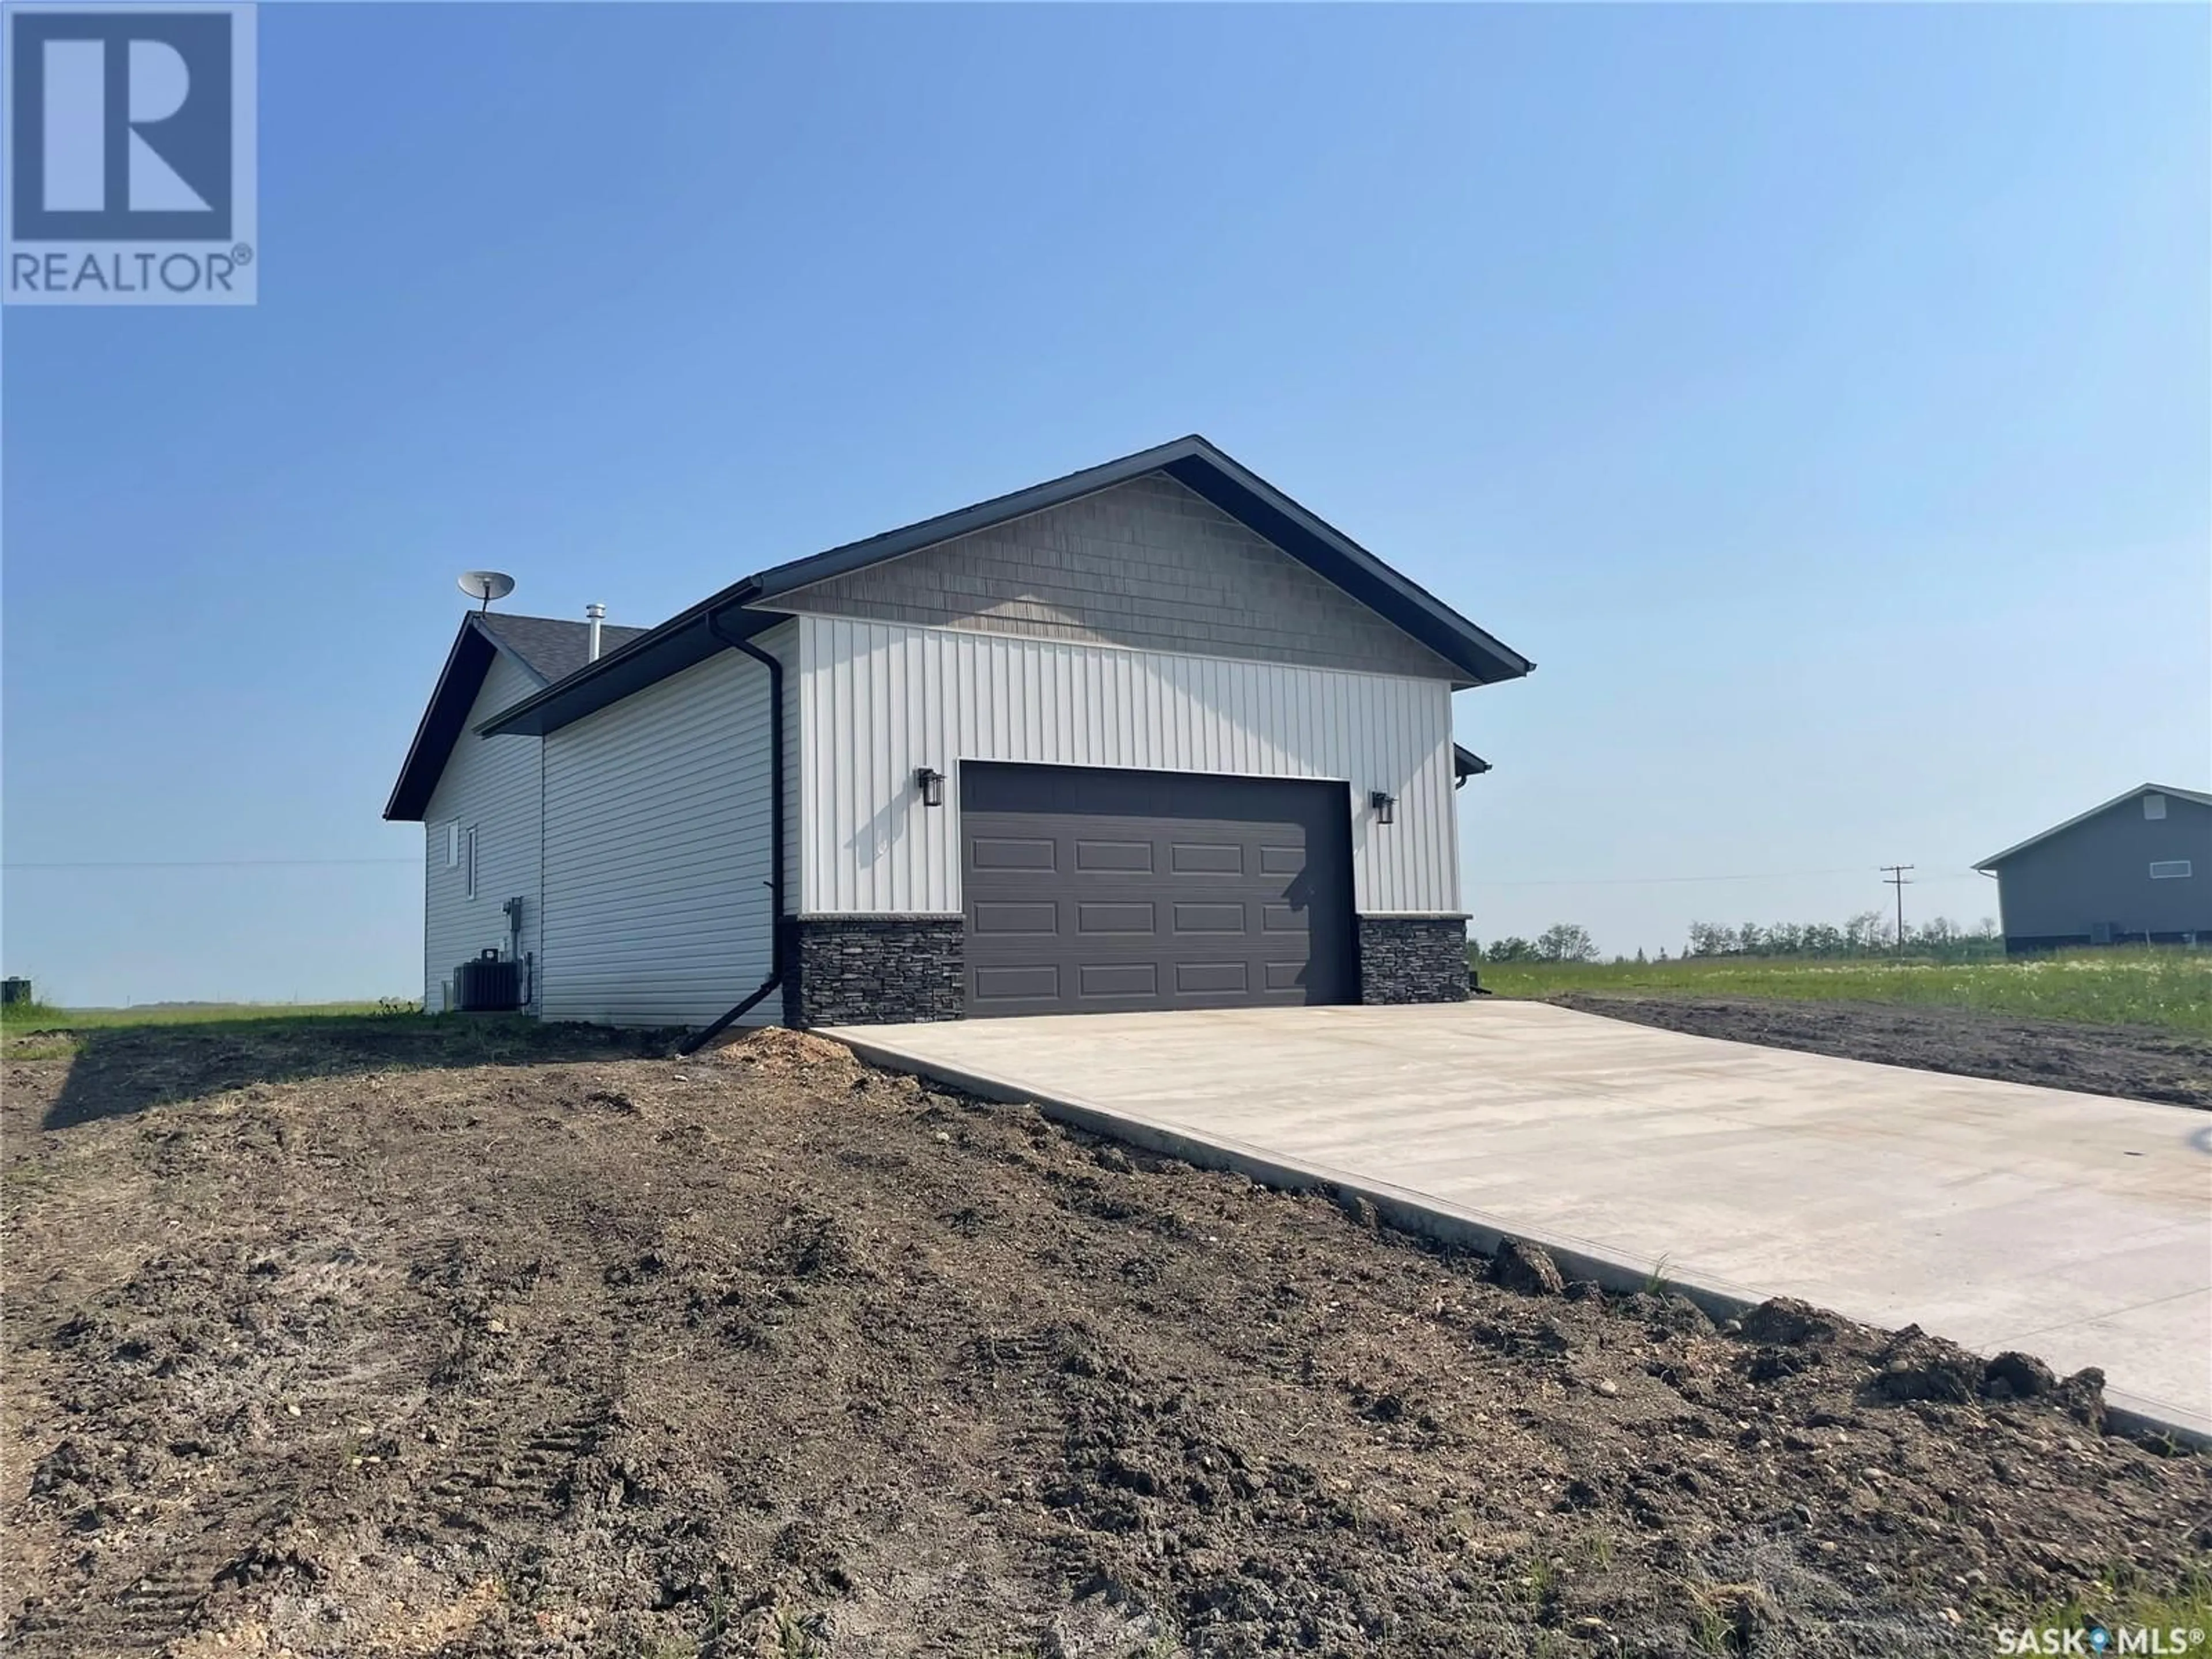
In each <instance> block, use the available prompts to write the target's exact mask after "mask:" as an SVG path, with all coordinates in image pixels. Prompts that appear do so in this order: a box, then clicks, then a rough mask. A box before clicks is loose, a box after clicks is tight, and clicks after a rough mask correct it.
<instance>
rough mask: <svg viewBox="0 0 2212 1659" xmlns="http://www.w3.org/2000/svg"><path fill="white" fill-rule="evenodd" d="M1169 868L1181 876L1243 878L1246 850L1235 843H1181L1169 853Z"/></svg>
mask: <svg viewBox="0 0 2212 1659" xmlns="http://www.w3.org/2000/svg"><path fill="white" fill-rule="evenodd" d="M1168 856H1169V863H1168V867H1169V868H1170V870H1172V871H1174V872H1176V874H1177V875H1179V876H1241V875H1243V873H1244V849H1243V848H1241V847H1239V846H1237V845H1236V844H1235V843H1234V842H1212V841H1179V842H1176V843H1174V845H1173V846H1172V848H1170V851H1169V855H1168Z"/></svg>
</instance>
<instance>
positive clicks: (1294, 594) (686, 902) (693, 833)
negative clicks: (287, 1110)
mask: <svg viewBox="0 0 2212 1659" xmlns="http://www.w3.org/2000/svg"><path fill="white" fill-rule="evenodd" d="M584 639H585V635H584V632H583V629H582V625H581V624H575V623H562V622H553V621H547V620H544V619H542V618H532V617H512V616H505V615H499V614H489V613H478V614H475V615H471V617H468V618H467V619H466V620H465V621H464V623H462V626H461V629H460V634H459V637H458V638H457V639H456V641H454V644H453V650H452V652H451V653H450V654H449V656H448V658H447V663H446V667H445V670H444V671H443V672H442V673H441V676H440V678H439V681H438V684H437V686H436V689H435V691H434V692H433V694H432V696H431V698H430V702H429V706H428V709H427V710H426V711H425V713H424V714H423V716H422V724H421V727H420V729H419V730H418V731H417V732H416V738H415V742H414V744H413V747H412V748H411V749H410V750H409V753H408V757H407V761H406V763H405V765H404V768H403V769H402V770H401V773H400V776H399V781H398V785H397V786H396V787H394V789H393V791H392V799H391V801H390V803H389V804H388V805H387V806H386V809H385V816H386V817H387V818H392V819H398V820H405V821H410V822H420V823H422V824H423V826H424V847H425V858H426V867H425V873H426V880H425V890H426V916H425V922H424V929H423V932H424V962H423V981H424V987H425V997H426V1006H429V1007H432V1008H438V1007H442V1006H450V989H449V986H448V984H447V981H450V980H451V979H452V978H453V971H454V969H455V968H456V966H457V965H458V964H459V963H460V962H462V961H463V960H464V959H465V958H467V957H472V956H475V955H477V953H478V952H480V951H483V950H487V949H498V950H499V951H501V953H502V954H504V955H507V956H509V957H512V958H513V960H515V961H517V962H519V963H521V964H522V966H523V975H522V977H523V982H524V992H523V994H524V997H525V1000H526V1004H527V1006H529V1007H530V1008H531V1009H532V1011H533V1012H536V1013H538V1015H539V1016H541V1017H542V1018H548V1019H580V1020H594V1021H605V1022H613V1023H617V1024H671V1025H675V1024H681V1025H690V1026H705V1025H714V1026H719V1025H720V1024H724V1023H727V1022H729V1021H731V1020H732V1019H735V1020H738V1021H742V1022H745V1023H768V1022H770V1021H773V1020H775V1019H777V1018H781V1020H783V1021H784V1022H786V1023H787V1024H794V1025H815V1024H835V1023H840V1022H848V1021H883V1020H908V1019H941V1018H962V1017H973V1016H984V1015H1004V1014H1025V1013H1064V1012H1088V1011H1099V1010H1128V1009H1152V1008H1191V1007H1219V1006H1241V1005H1247V1004H1252V1005H1271V1004H1281V1003H1322V1002H1362V1001H1364V1002H1407V1001H1428V1000H1456V999H1459V998H1462V997H1464V996H1465V995H1466V994H1467V971H1466V962H1465V945H1466V915H1465V913H1464V912H1463V910H1462V908H1461V901H1460V876H1459V844H1458V836H1457V833H1456V829H1457V826H1456V823H1455V811H1454V807H1455V788H1456V787H1457V786H1458V785H1460V784H1461V783H1462V782H1464V781H1466V779H1467V778H1468V777H1469V776H1471V775H1474V774H1476V773H1478V772H1480V771H1484V770H1486V769H1487V763H1485V762H1483V761H1482V760H1480V758H1478V757H1475V756H1474V755H1472V754H1469V753H1468V751H1466V750H1463V749H1461V748H1459V747H1458V746H1457V745H1456V744H1455V743H1454V742H1453V740H1452V708H1451V697H1452V693H1453V692H1455V691H1456V690H1463V689H1465V688H1468V687H1472V686H1479V685H1487V684H1494V683H1496V682H1498V681H1500V680H1506V679H1512V678H1518V677H1519V676H1522V675H1524V674H1526V673H1528V671H1529V670H1530V669H1531V668H1532V667H1533V666H1534V665H1533V664H1531V663H1530V662H1529V661H1528V659H1527V658H1525V657H1522V655H1520V654H1519V653H1516V652H1515V651H1513V650H1511V649H1510V648H1508V647H1506V646H1504V645H1502V644H1500V643H1499V642H1498V641H1497V640H1495V639H1493V638H1492V637H1491V635H1488V634H1486V633H1485V632H1484V631H1483V630H1482V629H1480V628H1478V627H1476V626H1475V625H1474V623H1470V622H1468V620H1467V619H1466V618H1464V617H1461V616H1460V615H1458V614H1457V613H1456V612H1455V611H1452V610H1451V609H1450V608H1449V607H1448V606H1446V605H1444V604H1443V603H1442V602H1441V601H1440V600H1438V599H1435V598H1434V597H1432V596H1431V595H1430V594H1429V593H1427V592H1424V591H1423V590H1422V589H1420V588H1419V587H1418V586H1415V585H1414V584H1413V583H1412V582H1411V581H1408V580H1407V579H1406V578H1405V577H1403V576H1401V575H1400V574H1397V573H1396V572H1395V571H1394V570H1392V569H1390V568H1389V567H1388V566H1387V565H1385V564H1383V562H1381V561H1380V560H1378V559H1376V557H1375V556H1373V555H1372V554H1370V553H1369V552H1367V551H1366V550H1364V549H1363V548H1361V547H1359V546H1358V544H1355V543H1354V542H1352V540H1351V539H1350V538H1348V537H1346V536H1345V535H1344V534H1342V533H1341V532H1339V531H1337V530H1334V529H1333V528H1331V527H1330V526H1328V525H1327V524H1324V523H1323V522H1322V520H1320V519H1318V518H1316V516H1315V515H1314V514H1313V513H1310V512H1308V511H1307V510H1306V509H1305V508H1304V507H1300V506H1299V505H1298V504H1297V502H1296V501H1292V500H1291V498H1290V497H1289V496H1287V495H1284V494H1283V493H1282V492H1281V491H1280V490H1279V489H1275V488H1274V487H1273V485H1271V484H1269V483H1267V482H1266V481H1264V480H1263V479H1261V478H1259V477H1256V476H1255V475H1254V474H1252V473H1251V472H1249V471H1246V470H1245V469H1244V468H1243V467H1242V466H1240V465H1238V464H1237V462H1235V461H1234V460H1232V459H1230V458H1229V457H1228V456H1227V455H1225V454H1224V453H1222V452H1221V451H1219V450H1218V449H1217V448H1215V447H1213V446H1212V444H1210V443H1208V442H1206V441H1205V440H1204V439H1202V438H1197V437H1191V438H1185V439H1182V440H1179V441H1176V442H1174V443H1170V444H1165V445H1163V446H1161V447H1158V448H1155V449H1150V450H1146V451H1144V452H1142V453H1139V454H1135V455H1130V456H1127V457H1124V458H1122V459H1120V460H1115V461H1110V462H1108V463H1106V464H1105V465H1101V466H1097V467H1093V468H1091V469H1089V470H1088V471H1082V472H1078V473H1075V474H1073V475H1071V476H1070V477H1064V478H1060V479H1057V480H1054V481H1053V482H1051V483H1043V484H1039V485H1036V486H1035V487H1033V488H1031V489H1024V490H1021V491H1018V492H1017V493H1016V494H1013V495H1006V496H1002V497H1000V498H999V499H997V500H995V501H986V502H983V503H981V505H979V506H975V507H967V508H964V509H963V510H961V511H959V512H956V513H947V514H945V515H944V516H943V517H940V518H935V519H931V520H927V521H926V522H924V523H921V524H916V525H910V526H907V527H906V528H904V529H902V530H895V531H891V532H888V533H886V534H884V535H880V536H877V537H875V538H872V539H870V540H867V541H864V542H858V543H854V544H852V545H849V546H846V547H840V548H835V549H832V550H829V551H828V552H824V553H819V554H816V555H814V556H811V557H808V558H802V559H799V560H797V561H795V562H791V563H788V564H782V565H778V566H775V568H771V569H767V570H763V571H761V572H760V573H759V574H756V575H752V576H748V577H746V578H745V579H744V580H742V581H739V582H737V583H734V584H732V586H728V587H726V588H724V589H723V590H722V591H721V592H718V593H716V594H714V595H713V596H712V597H710V598H708V599H704V600H702V601H701V602H700V603H699V604H697V605H693V606H692V607H691V608H690V610H688V611H684V612H682V613H681V614H680V615H678V616H676V617H671V619H670V620H668V621H667V622H665V623H662V624H660V625H659V627H657V628H653V629H647V630H644V631H642V632H635V631H632V632H629V633H619V634H618V631H617V630H613V629H609V630H608V631H607V633H606V635H605V641H604V643H605V649H604V650H603V651H602V652H601V653H599V654H597V655H596V656H593V655H592V653H590V651H589V650H588V647H587V646H586V644H585V643H584Z"/></svg>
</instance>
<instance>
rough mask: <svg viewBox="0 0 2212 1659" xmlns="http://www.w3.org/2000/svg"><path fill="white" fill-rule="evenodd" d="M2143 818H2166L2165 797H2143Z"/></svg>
mask: <svg viewBox="0 0 2212 1659" xmlns="http://www.w3.org/2000/svg"><path fill="white" fill-rule="evenodd" d="M2143 816H2144V817H2147V818H2162V817H2165V816H2166V797H2165V796H2163V795H2145V796H2144V797H2143Z"/></svg>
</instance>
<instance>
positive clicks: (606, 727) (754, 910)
mask: <svg viewBox="0 0 2212 1659" xmlns="http://www.w3.org/2000/svg"><path fill="white" fill-rule="evenodd" d="M771 648H772V647H771ZM769 737H770V734H769V676H768V671H767V669H765V668H764V667H763V666H762V665H760V664H759V663H757V662H756V661H754V660H753V659H751V658H750V657H746V656H744V655H743V654H741V653H738V652H734V651H731V652H725V653H722V654H721V655H720V656H717V657H713V658H710V659H708V660H707V661H705V662H702V663H700V664H698V665H696V666H695V667H692V668H689V669H686V670H684V671H683V672H682V673H680V674H677V675H673V676H671V677H670V678H668V679H665V680H664V681H662V682H660V683H659V684H657V685H654V686H652V687H650V688H648V689H647V690H643V691H641V692H639V693H638V694H637V695H636V696H631V697H626V698H624V699H623V701H622V702H618V703H616V704H615V705H613V706H612V707H611V708H606V709H604V710H602V711H601V712H600V713H599V714H593V715H591V716H590V717H588V718H586V719H585V720H579V721H577V722H576V723H575V724H574V725H573V726H564V727H562V729H561V730H560V731H558V732H554V733H552V734H551V735H550V736H549V737H548V738H546V739H545V846H546V855H545V909H546V916H547V926H546V930H545V949H544V1003H543V1007H542V1012H543V1013H544V1016H545V1017H546V1018H549V1019H578V1020H592V1021H597V1022H600V1023H604V1024H623V1025H703V1024H706V1023H708V1021H709V1020H712V1019H714V1018H718V1017H719V1016H720V1015H721V1014H722V1013H723V1012H726V1010H727V1009H728V1008H729V1007H730V1006H731V1005H732V1004H733V1003H735V1002H737V1001H738V1000H740V999H741V998H743V997H744V996H745V995H746V994H748V993H750V991H751V990H752V989H753V988H754V987H756V986H757V985H758V984H759V983H760V981H762V980H763V978H764V977H766V975H767V974H768V970H769V957H770V929H771V915H772V908H771V907H772V897H771V894H770V891H769V885H768V882H769V871H770V868H771V861H772V857H773V853H772V848H773V840H772V837H771V836H770V834H769V802H770V790H769ZM778 1012H781V1008H780V1005H779V1004H778V1002H777V1000H776V999H775V998H774V997H770V998H769V1000H767V1001H766V1002H764V1003H763V1004H762V1005H761V1007H760V1008H759V1009H758V1010H757V1015H758V1018H759V1019H760V1020H761V1021H763V1022H765V1021H767V1020H769V1019H771V1018H773V1017H774V1016H775V1014H777V1013H778Z"/></svg>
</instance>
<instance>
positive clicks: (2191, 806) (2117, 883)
mask: <svg viewBox="0 0 2212 1659" xmlns="http://www.w3.org/2000/svg"><path fill="white" fill-rule="evenodd" d="M1974 868H1975V869H1977V870H1979V871H1982V872H1984V873H1987V874H1990V875H1994V876H1995V877H1996V878H1997V903H1998V908H1999V910H2000V913H2001V914H2002V916H2003V918H2004V936H2005V949H2006V950H2007V951H2014V952H2017V951H2051V950H2056V949H2057V948H2059V947H2060V946H2062V945H2124V944H2136V945H2140V944H2144V943H2150V944H2156V945H2196V944H2203V943H2208V942H2212V794H2206V793H2203V792H2202V791H2199V790H2195V789H2175V788H2172V787H2169V786H2166V785H2164V784H2156V783H2146V784H2143V785H2142V786H2141V787H2138V788H2135V789H2130V790H2129V791H2128V792H2127V793H2125V794H2124V795H2116V796H2114V797H2113V798H2112V799H2111V800H2108V801H2106V803H2105V804H2104V805H2102V806H2093V807H2091V808H2090V809H2089V810H2088V811H2086V812H2084V813H2082V814H2081V815H2080V816H2079V817H2071V818H2069V819H2067V820H2066V822H2065V823H2061V824H2057V825H2055V826H2054V827H2052V828H2051V829H2045V831H2044V832H2043V833H2042V834H2041V835H2039V836H2030V837H2029V838H2028V839H2027V840H2026V841H2024V842H2021V843H2020V844H2019V845H2018V846H2017V847H2008V848H2005V850H2004V851H2003V852H2002V853H1996V854H1991V855H1990V857H1988V858H1985V859H1984V860H1982V861H1981V862H1980V863H1979V864H1977V865H1976V866H1974Z"/></svg>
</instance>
